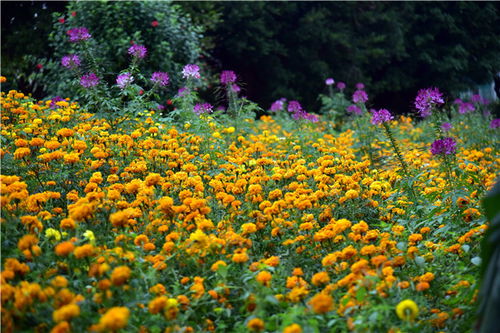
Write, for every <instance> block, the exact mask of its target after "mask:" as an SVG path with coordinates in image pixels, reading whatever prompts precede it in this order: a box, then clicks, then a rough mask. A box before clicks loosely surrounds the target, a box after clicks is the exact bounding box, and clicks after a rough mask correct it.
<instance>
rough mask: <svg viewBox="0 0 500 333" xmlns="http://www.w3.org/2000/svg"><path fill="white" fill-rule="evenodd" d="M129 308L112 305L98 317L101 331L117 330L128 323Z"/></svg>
mask: <svg viewBox="0 0 500 333" xmlns="http://www.w3.org/2000/svg"><path fill="white" fill-rule="evenodd" d="M129 316H130V310H129V309H128V308H126V307H113V308H111V309H109V310H108V311H106V313H105V314H104V315H103V316H102V317H101V319H99V326H100V327H101V328H102V330H103V331H106V330H109V331H117V330H119V329H122V328H124V327H125V326H127V324H128V318H129Z"/></svg>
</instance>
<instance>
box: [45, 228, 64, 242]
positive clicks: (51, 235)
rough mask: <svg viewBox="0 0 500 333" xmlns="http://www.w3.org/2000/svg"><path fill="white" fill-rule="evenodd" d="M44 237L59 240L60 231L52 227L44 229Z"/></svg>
mask: <svg viewBox="0 0 500 333" xmlns="http://www.w3.org/2000/svg"><path fill="white" fill-rule="evenodd" d="M45 237H47V238H49V239H50V238H54V239H55V240H56V241H60V240H61V233H60V232H59V231H57V230H56V229H53V228H48V229H47V230H45Z"/></svg>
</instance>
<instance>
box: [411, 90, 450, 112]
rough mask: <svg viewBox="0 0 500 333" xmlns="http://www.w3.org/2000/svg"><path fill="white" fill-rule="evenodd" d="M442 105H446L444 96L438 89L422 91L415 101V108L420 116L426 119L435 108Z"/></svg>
mask: <svg viewBox="0 0 500 333" xmlns="http://www.w3.org/2000/svg"><path fill="white" fill-rule="evenodd" d="M441 104H444V100H443V94H441V92H439V90H438V88H428V89H421V90H419V91H418V94H417V97H416V99H415V107H416V108H417V110H418V112H419V113H420V116H422V117H424V118H425V117H428V116H430V115H431V110H432V108H433V107H434V106H436V105H441Z"/></svg>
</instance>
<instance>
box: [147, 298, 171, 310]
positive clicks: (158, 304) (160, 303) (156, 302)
mask: <svg viewBox="0 0 500 333" xmlns="http://www.w3.org/2000/svg"><path fill="white" fill-rule="evenodd" d="M167 301H168V297H166V296H159V297H156V298H155V299H153V300H152V301H151V302H149V305H148V310H149V312H151V313H152V314H157V313H160V311H163V309H165V307H166V306H167Z"/></svg>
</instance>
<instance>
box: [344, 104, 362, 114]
mask: <svg viewBox="0 0 500 333" xmlns="http://www.w3.org/2000/svg"><path fill="white" fill-rule="evenodd" d="M346 110H347V112H349V113H354V114H357V115H360V114H362V113H363V111H362V110H361V108H360V107H359V106H357V105H356V104H352V105H349V106H348V107H347V108H346Z"/></svg>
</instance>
